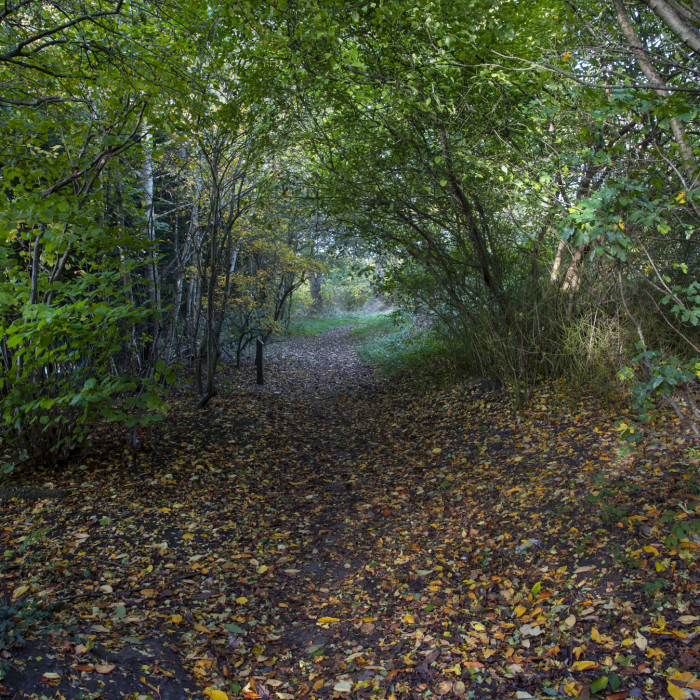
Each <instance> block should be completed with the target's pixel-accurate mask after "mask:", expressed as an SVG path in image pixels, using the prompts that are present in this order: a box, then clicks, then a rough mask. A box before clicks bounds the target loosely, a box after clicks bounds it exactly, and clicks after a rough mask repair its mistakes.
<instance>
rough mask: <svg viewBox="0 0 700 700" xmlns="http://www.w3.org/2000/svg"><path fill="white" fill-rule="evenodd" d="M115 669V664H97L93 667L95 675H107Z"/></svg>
mask: <svg viewBox="0 0 700 700" xmlns="http://www.w3.org/2000/svg"><path fill="white" fill-rule="evenodd" d="M115 668H116V665H115V664H98V665H97V666H95V671H97V673H104V674H107V673H112V671H114V669H115Z"/></svg>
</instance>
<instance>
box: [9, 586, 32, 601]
mask: <svg viewBox="0 0 700 700" xmlns="http://www.w3.org/2000/svg"><path fill="white" fill-rule="evenodd" d="M28 590H29V586H26V585H25V586H17V588H15V590H14V591H13V592H12V600H17V598H19V597H20V596H21V595H24V594H25V593H26V592H27V591H28Z"/></svg>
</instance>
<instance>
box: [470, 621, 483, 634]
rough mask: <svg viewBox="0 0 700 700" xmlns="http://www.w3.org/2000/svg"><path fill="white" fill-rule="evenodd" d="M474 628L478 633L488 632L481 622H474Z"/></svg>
mask: <svg viewBox="0 0 700 700" xmlns="http://www.w3.org/2000/svg"><path fill="white" fill-rule="evenodd" d="M472 627H473V628H474V629H475V630H476V631H477V632H486V627H484V626H483V625H482V624H481V623H480V622H472Z"/></svg>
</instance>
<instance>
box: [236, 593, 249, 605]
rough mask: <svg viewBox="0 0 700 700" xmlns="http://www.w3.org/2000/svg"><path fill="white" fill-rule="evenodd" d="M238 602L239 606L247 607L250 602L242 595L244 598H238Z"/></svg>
mask: <svg viewBox="0 0 700 700" xmlns="http://www.w3.org/2000/svg"><path fill="white" fill-rule="evenodd" d="M236 602H237V603H238V604H239V605H245V604H246V603H247V602H248V599H247V598H246V597H245V596H243V595H242V596H239V597H238V598H236Z"/></svg>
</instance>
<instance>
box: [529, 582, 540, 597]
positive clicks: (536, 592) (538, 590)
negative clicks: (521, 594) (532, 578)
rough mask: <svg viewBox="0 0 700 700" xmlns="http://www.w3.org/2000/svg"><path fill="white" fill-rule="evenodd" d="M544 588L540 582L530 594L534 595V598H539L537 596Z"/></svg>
mask: <svg viewBox="0 0 700 700" xmlns="http://www.w3.org/2000/svg"><path fill="white" fill-rule="evenodd" d="M541 588H542V584H541V583H540V581H538V582H537V583H536V584H535V585H534V586H533V587H532V590H531V591H530V593H532V597H533V598H537V596H538V595H539V594H540V589H541Z"/></svg>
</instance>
